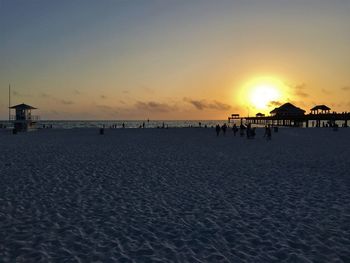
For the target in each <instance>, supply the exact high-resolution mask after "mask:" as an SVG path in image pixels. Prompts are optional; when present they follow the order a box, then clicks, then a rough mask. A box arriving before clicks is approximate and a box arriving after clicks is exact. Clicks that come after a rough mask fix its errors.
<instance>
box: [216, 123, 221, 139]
mask: <svg viewBox="0 0 350 263" xmlns="http://www.w3.org/2000/svg"><path fill="white" fill-rule="evenodd" d="M215 130H216V136H219V134H220V130H221V128H220V125H219V124H218V125H216V127H215Z"/></svg>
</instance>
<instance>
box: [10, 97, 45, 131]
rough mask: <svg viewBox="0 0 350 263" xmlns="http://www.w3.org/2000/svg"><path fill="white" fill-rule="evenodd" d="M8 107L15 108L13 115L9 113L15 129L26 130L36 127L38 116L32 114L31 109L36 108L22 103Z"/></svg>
mask: <svg viewBox="0 0 350 263" xmlns="http://www.w3.org/2000/svg"><path fill="white" fill-rule="evenodd" d="M10 109H14V110H15V115H11V117H10V118H11V120H12V121H13V126H14V129H15V130H16V131H28V130H30V129H35V128H36V124H37V122H38V120H39V116H37V115H32V110H36V109H37V108H35V107H32V106H30V105H27V104H24V103H22V104H18V105H15V106H12V107H10Z"/></svg>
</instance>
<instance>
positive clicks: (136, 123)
mask: <svg viewBox="0 0 350 263" xmlns="http://www.w3.org/2000/svg"><path fill="white" fill-rule="evenodd" d="M123 123H124V124H125V128H139V127H140V126H141V127H142V125H143V123H145V128H158V127H159V128H161V127H162V126H163V123H164V127H169V128H187V127H199V125H201V127H205V125H206V126H207V127H212V126H215V125H217V124H220V125H223V124H224V123H227V120H226V121H225V120H176V121H174V120H164V121H163V120H156V121H155V120H150V121H143V120H117V121H111V120H98V121H97V120H91V121H85V120H84V121H82V120H74V121H56V120H55V121H53V120H42V121H39V122H38V124H37V127H38V128H43V127H50V126H51V125H52V128H54V129H73V128H101V127H103V126H104V127H106V128H109V127H116V128H122V125H123ZM0 124H2V125H6V126H7V127H12V124H10V125H9V122H8V121H0ZM231 125H232V123H231Z"/></svg>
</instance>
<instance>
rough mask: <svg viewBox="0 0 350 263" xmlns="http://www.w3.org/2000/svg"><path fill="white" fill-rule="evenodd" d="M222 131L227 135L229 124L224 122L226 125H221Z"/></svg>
mask: <svg viewBox="0 0 350 263" xmlns="http://www.w3.org/2000/svg"><path fill="white" fill-rule="evenodd" d="M221 129H222V132H223V133H224V136H225V135H226V130H227V125H226V123H224V125H222V126H221Z"/></svg>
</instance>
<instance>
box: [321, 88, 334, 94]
mask: <svg viewBox="0 0 350 263" xmlns="http://www.w3.org/2000/svg"><path fill="white" fill-rule="evenodd" d="M321 91H322V92H323V93H324V94H327V95H329V94H332V92H330V91H329V90H327V89H321Z"/></svg>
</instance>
